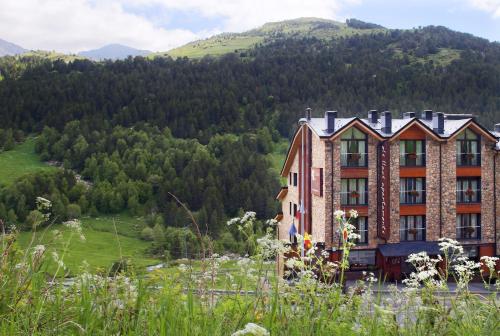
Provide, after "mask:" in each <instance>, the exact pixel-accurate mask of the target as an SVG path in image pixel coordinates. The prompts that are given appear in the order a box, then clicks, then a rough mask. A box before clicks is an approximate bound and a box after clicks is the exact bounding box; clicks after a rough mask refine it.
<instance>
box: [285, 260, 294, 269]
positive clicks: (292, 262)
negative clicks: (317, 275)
mask: <svg viewBox="0 0 500 336" xmlns="http://www.w3.org/2000/svg"><path fill="white" fill-rule="evenodd" d="M285 266H286V267H287V268H293V267H294V266H295V259H293V258H290V259H288V260H287V261H285Z"/></svg>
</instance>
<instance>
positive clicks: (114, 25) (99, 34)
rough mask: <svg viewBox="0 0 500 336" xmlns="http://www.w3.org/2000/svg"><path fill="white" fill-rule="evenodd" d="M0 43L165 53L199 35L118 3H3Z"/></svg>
mask: <svg viewBox="0 0 500 336" xmlns="http://www.w3.org/2000/svg"><path fill="white" fill-rule="evenodd" d="M0 8H1V10H0V32H1V33H0V34H1V38H3V39H5V40H8V41H11V42H14V43H17V44H19V45H21V46H23V47H25V48H28V49H45V50H46V49H50V50H57V51H63V52H77V51H80V50H85V49H90V48H96V47H100V46H102V45H105V44H109V43H122V44H125V45H129V46H132V47H135V48H141V49H149V50H167V49H170V48H172V47H175V46H178V45H181V44H184V43H186V42H188V41H192V40H193V39H196V38H199V36H200V35H198V34H196V33H194V32H191V31H189V30H182V29H172V30H166V29H163V28H158V27H155V26H154V25H153V24H152V23H151V22H149V21H148V20H146V19H145V18H143V17H140V16H138V15H135V14H133V13H127V12H125V11H124V10H123V7H122V6H121V4H119V3H118V2H106V1H104V2H99V3H97V4H91V3H89V2H88V1H85V0H12V1H11V0H0Z"/></svg>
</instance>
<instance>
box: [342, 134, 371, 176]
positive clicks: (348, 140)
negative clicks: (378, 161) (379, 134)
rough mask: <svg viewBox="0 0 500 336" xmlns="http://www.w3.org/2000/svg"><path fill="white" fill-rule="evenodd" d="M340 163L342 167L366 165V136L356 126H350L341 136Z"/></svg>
mask: <svg viewBox="0 0 500 336" xmlns="http://www.w3.org/2000/svg"><path fill="white" fill-rule="evenodd" d="M340 139H341V143H340V165H341V166H342V167H366V166H367V161H368V160H367V153H366V149H367V136H366V134H365V133H363V132H361V131H360V130H359V129H357V128H356V127H351V128H350V129H348V130H347V131H345V132H344V133H343V134H342V136H341V138H340Z"/></svg>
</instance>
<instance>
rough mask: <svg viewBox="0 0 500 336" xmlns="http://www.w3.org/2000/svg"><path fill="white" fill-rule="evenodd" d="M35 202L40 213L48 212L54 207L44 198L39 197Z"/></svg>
mask: <svg viewBox="0 0 500 336" xmlns="http://www.w3.org/2000/svg"><path fill="white" fill-rule="evenodd" d="M35 202H36V207H37V209H38V210H39V211H47V210H50V208H51V207H52V202H51V201H50V200H48V199H46V198H43V197H37V198H36V201H35Z"/></svg>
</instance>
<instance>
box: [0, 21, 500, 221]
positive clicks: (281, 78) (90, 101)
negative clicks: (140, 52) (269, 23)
mask: <svg viewBox="0 0 500 336" xmlns="http://www.w3.org/2000/svg"><path fill="white" fill-rule="evenodd" d="M360 25H361V28H359V26H360ZM351 26H352V27H354V26H355V27H358V28H356V29H368V30H371V29H372V30H373V31H372V32H371V33H364V34H352V35H349V36H347V37H342V36H337V37H336V38H334V39H327V38H316V37H312V38H307V37H300V36H299V37H297V36H295V37H294V38H274V39H273V40H268V41H267V42H266V43H262V44H259V46H257V47H255V48H253V49H250V50H247V51H245V52H236V53H235V52H230V53H228V54H226V55H223V56H221V57H217V58H212V57H203V58H200V59H194V60H193V59H188V58H177V59H172V58H170V57H157V58H154V59H145V58H141V57H137V58H134V59H132V58H128V59H127V60H124V61H115V62H102V63H94V62H91V61H88V60H74V61H72V62H64V61H61V60H56V61H51V60H42V59H36V60H34V59H33V58H24V59H23V58H15V59H14V58H8V57H7V58H2V59H0V72H1V76H2V78H3V79H2V80H1V81H0V102H1V104H0V124H1V125H2V127H3V128H5V129H8V131H7V132H4V134H15V132H16V130H17V131H18V130H22V131H23V132H25V133H35V134H40V133H41V136H39V138H38V140H37V151H38V153H39V154H40V155H41V157H42V158H43V159H44V160H55V161H58V162H61V163H63V165H64V167H65V168H68V169H72V170H73V171H75V172H78V173H80V174H82V175H83V177H84V178H85V179H87V180H88V181H89V182H90V183H91V184H92V186H91V188H90V189H89V190H87V191H82V192H81V193H78V198H77V197H76V196H74V195H73V196H71V195H70V193H71V190H70V189H67V188H66V189H67V190H66V189H64V188H62V189H61V190H59V192H58V194H59V195H60V197H59V198H60V199H61V204H63V205H64V206H65V207H66V209H67V208H68V206H69V205H70V204H76V205H78V206H79V207H80V210H81V211H83V212H88V213H99V212H101V213H113V212H119V211H121V210H123V209H126V208H127V209H130V210H131V211H132V212H137V213H149V212H156V211H158V212H160V213H162V214H163V217H164V223H165V225H167V226H175V225H182V224H181V222H182V220H184V219H183V218H184V217H182V216H181V215H178V209H177V207H176V206H175V205H174V203H173V202H172V199H170V198H169V197H168V192H173V193H175V194H177V195H178V196H179V197H180V198H181V199H182V200H184V201H185V202H186V203H187V205H188V206H189V207H190V208H191V209H193V210H194V211H195V212H196V214H197V216H198V218H199V219H200V220H202V221H203V222H204V223H208V225H209V226H210V228H211V229H213V230H214V231H217V230H218V229H220V228H221V225H222V223H223V222H224V220H225V219H226V218H227V217H230V216H234V215H235V214H236V213H237V212H238V211H239V210H240V209H253V210H256V211H257V212H258V213H259V215H260V216H261V217H269V216H272V215H273V213H274V212H275V211H276V210H277V208H276V204H275V203H274V201H273V198H274V194H275V192H276V191H277V188H278V177H277V172H276V170H273V169H271V167H270V163H269V161H268V160H267V159H266V155H267V154H268V153H269V152H271V151H272V150H273V147H274V142H276V141H279V140H280V139H281V138H282V137H288V136H289V135H290V134H291V132H292V131H293V129H294V125H295V122H296V120H297V119H298V117H299V116H300V115H302V111H303V109H304V108H305V107H306V106H311V107H312V108H313V110H314V113H315V114H317V115H321V114H322V113H323V111H324V110H325V109H337V110H339V111H340V114H341V115H351V114H354V115H365V114H366V111H367V110H369V109H373V108H376V109H380V110H386V109H389V110H391V111H393V112H395V113H399V112H402V111H410V110H413V111H419V110H422V109H433V110H439V111H444V112H447V113H473V114H476V115H477V116H478V117H479V120H480V121H482V122H483V123H484V124H485V125H487V126H489V127H491V126H492V124H493V123H494V122H500V117H499V111H500V45H499V44H498V43H490V42H488V41H487V40H484V39H480V38H476V37H473V36H471V35H468V34H462V33H457V32H453V31H451V30H448V29H446V28H443V27H427V28H423V29H416V30H409V31H403V30H387V29H382V28H380V27H378V26H371V25H368V26H366V24H364V23H362V22H358V21H353V22H350V27H351ZM352 27H351V28H352ZM325 29H326V28H325ZM332 29H334V28H333V27H332ZM278 37H279V36H278ZM4 138H5V137H4ZM10 141H11V142H12V141H13V140H10ZM9 146H11V145H9ZM2 147H3V144H0V148H2ZM18 183H22V181H19V182H18ZM55 185H56V186H57V184H55ZM63 189H64V190H66V191H64V190H63ZM22 190H24V189H22V188H20V187H14V186H10V187H5V188H4V189H3V190H2V191H1V194H2V196H1V197H0V200H1V201H2V202H3V203H4V207H5V211H7V209H14V210H13V211H14V212H16V213H15V214H12V213H11V214H10V215H11V216H10V217H12V218H14V215H15V216H16V218H18V220H22V219H24V218H25V217H26V216H27V214H28V212H27V210H30V205H31V208H33V206H34V204H33V200H32V199H30V197H31V196H33V195H37V192H38V190H37V192H31V194H30V197H27V195H24V196H23V195H22V193H23V191H22ZM39 192H42V193H43V192H45V194H44V195H46V196H47V197H49V196H50V194H49V191H43V190H40V191H39ZM50 193H52V194H54V192H53V191H50ZM32 194H33V195H32ZM82 196H84V198H83V199H82ZM23 197H24V198H23ZM54 197H55V196H54ZM23 202H24V203H23ZM30 202H31V203H30ZM20 204H21V205H20ZM23 204H24V208H23ZM73 208H74V206H73ZM0 210H1V208H0ZM73 210H74V209H73ZM5 211H4V213H5ZM0 212H1V211H0ZM0 215H1V213H0ZM5 216H7V214H5ZM61 217H64V215H63V214H62V215H61ZM66 217H67V214H66Z"/></svg>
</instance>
